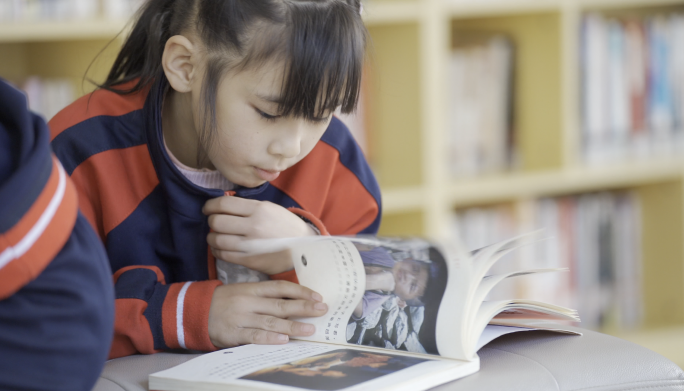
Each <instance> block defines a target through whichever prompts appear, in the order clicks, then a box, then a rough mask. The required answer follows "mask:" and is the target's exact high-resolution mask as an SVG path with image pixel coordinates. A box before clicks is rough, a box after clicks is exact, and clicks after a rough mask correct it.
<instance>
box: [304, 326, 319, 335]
mask: <svg viewBox="0 0 684 391" xmlns="http://www.w3.org/2000/svg"><path fill="white" fill-rule="evenodd" d="M302 331H303V332H305V333H307V334H313V332H314V331H316V328H315V327H314V325H312V324H305V325H303V326H302Z"/></svg>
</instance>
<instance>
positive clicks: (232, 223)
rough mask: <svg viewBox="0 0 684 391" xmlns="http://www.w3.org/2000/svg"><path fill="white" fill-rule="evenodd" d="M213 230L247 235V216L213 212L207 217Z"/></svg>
mask: <svg viewBox="0 0 684 391" xmlns="http://www.w3.org/2000/svg"><path fill="white" fill-rule="evenodd" d="M207 220H208V222H209V228H211V229H212V230H213V231H215V232H218V233H222V234H230V235H243V236H244V235H247V231H248V228H249V224H248V222H247V221H246V220H245V217H242V216H234V215H228V214H212V215H209V218H208V219H207Z"/></svg>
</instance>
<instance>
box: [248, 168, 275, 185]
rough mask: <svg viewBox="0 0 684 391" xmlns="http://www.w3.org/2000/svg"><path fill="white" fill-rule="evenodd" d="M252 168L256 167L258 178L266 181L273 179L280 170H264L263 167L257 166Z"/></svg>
mask: <svg viewBox="0 0 684 391" xmlns="http://www.w3.org/2000/svg"><path fill="white" fill-rule="evenodd" d="M254 168H255V169H256V172H257V175H258V176H259V178H261V179H263V180H265V181H268V182H270V181H273V180H275V179H276V178H278V176H279V175H280V171H270V170H264V169H262V168H259V167H254Z"/></svg>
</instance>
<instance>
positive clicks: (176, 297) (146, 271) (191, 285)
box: [109, 266, 221, 358]
mask: <svg viewBox="0 0 684 391" xmlns="http://www.w3.org/2000/svg"><path fill="white" fill-rule="evenodd" d="M114 282H115V291H116V319H115V325H114V342H113V343H112V349H111V352H110V354H109V357H110V358H116V357H122V356H128V355H132V354H136V353H143V354H151V353H156V352H159V351H162V350H167V349H178V348H182V349H192V350H204V351H210V350H216V347H215V346H214V345H213V344H212V343H211V341H210V339H209V329H208V328H209V308H210V306H211V298H212V295H213V293H214V290H215V289H216V287H217V286H219V285H221V282H220V281H217V280H208V281H194V282H193V281H188V282H178V283H173V284H168V285H167V284H166V282H165V281H164V275H163V274H162V272H161V270H159V268H157V267H154V266H129V267H125V268H122V269H120V270H119V271H117V272H116V273H115V274H114Z"/></svg>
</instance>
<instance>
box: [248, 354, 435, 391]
mask: <svg viewBox="0 0 684 391" xmlns="http://www.w3.org/2000/svg"><path fill="white" fill-rule="evenodd" d="M425 361H428V360H427V359H422V358H415V357H405V356H390V355H387V354H382V353H368V352H362V351H358V350H352V349H339V350H333V351H331V352H327V353H323V354H319V355H317V356H313V357H307V358H303V359H301V360H296V361H292V362H289V363H286V364H282V365H277V366H274V367H269V368H265V369H262V370H259V371H256V372H253V373H250V374H249V375H245V376H243V377H241V379H244V380H255V381H260V382H266V383H273V384H280V385H286V386H291V387H300V388H307V389H310V390H340V389H344V388H347V387H351V386H354V385H356V384H360V383H363V382H365V381H368V380H372V379H376V378H378V377H381V376H384V375H388V374H391V373H394V372H397V371H400V370H402V369H406V368H408V367H410V366H413V365H416V364H419V363H422V362H425Z"/></svg>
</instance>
